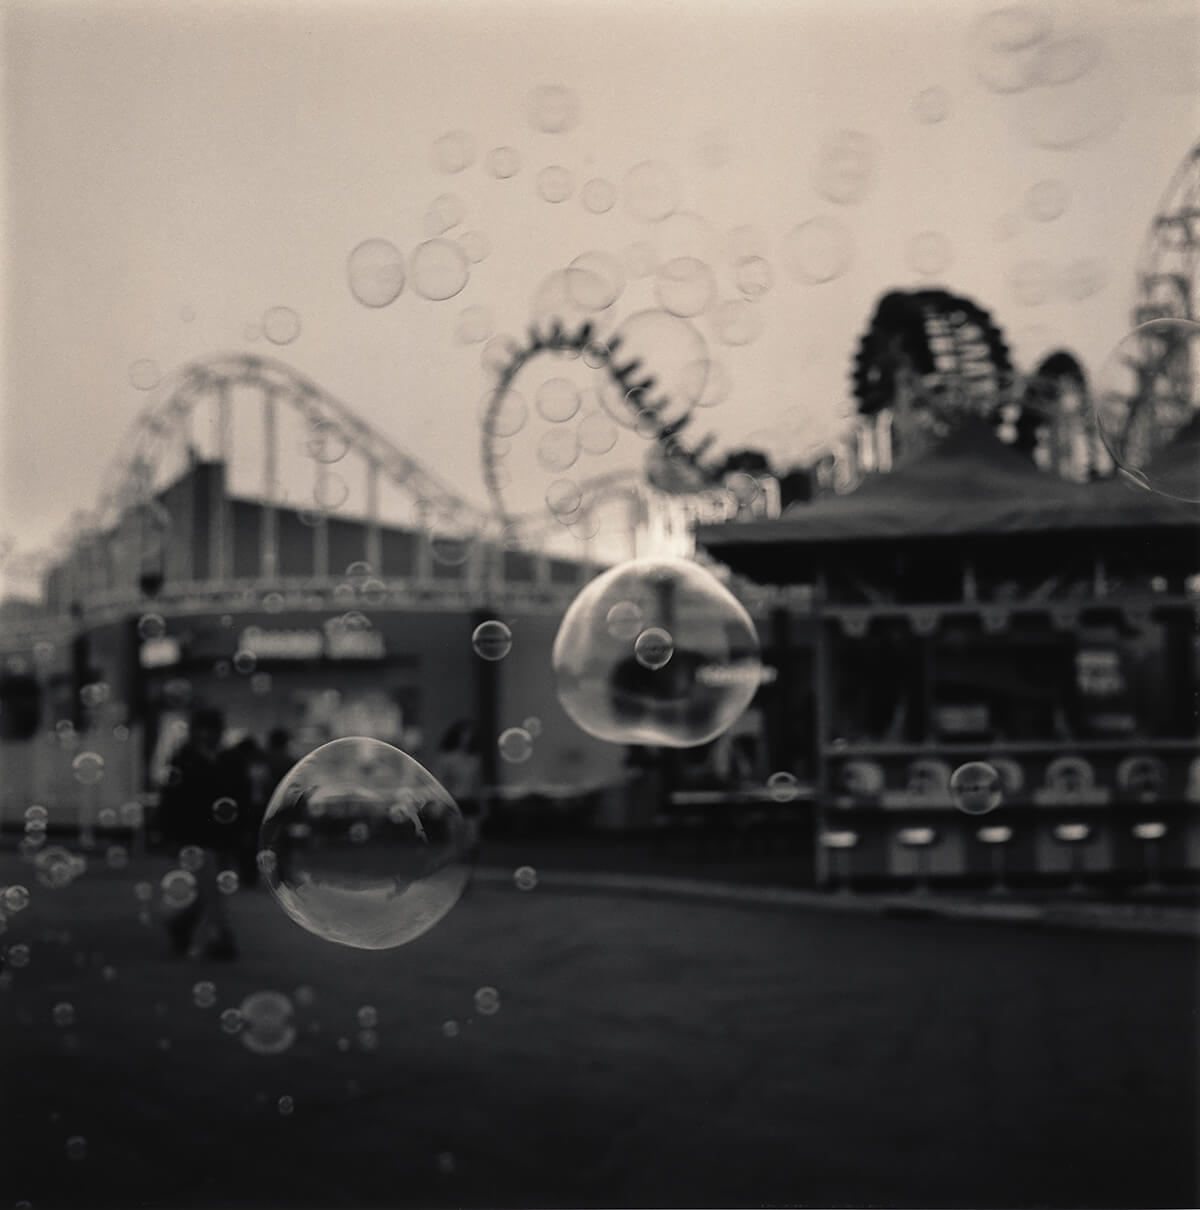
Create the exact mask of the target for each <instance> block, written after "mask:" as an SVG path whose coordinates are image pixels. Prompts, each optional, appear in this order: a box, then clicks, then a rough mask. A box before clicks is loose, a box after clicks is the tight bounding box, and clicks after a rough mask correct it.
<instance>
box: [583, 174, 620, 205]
mask: <svg viewBox="0 0 1200 1210" xmlns="http://www.w3.org/2000/svg"><path fill="white" fill-rule="evenodd" d="M579 200H580V201H581V202H583V206H584V209H585V210H590V211H591V212H592V213H593V214H607V213H608V212H609V211H610V210H611V209H612V208H613V206H615V205H616V204H617V187H616V185H614V184H613V183H612V181H606V180H605V179H604V178H603V177H598V176H594V177H592V179H591V180H589V181H585V182H584V186H583V188H582V189H581V190H580V191H579Z"/></svg>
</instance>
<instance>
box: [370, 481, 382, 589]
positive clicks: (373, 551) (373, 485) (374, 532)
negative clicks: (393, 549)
mask: <svg viewBox="0 0 1200 1210" xmlns="http://www.w3.org/2000/svg"><path fill="white" fill-rule="evenodd" d="M366 560H367V563H368V565H369V566H370V568H371V574H372V575H374V576H380V577H382V576H383V533H382V531H381V529H380V526H379V463H378V462H376V461H375V460H374V459H371V461H369V462H368V463H367V533H366Z"/></svg>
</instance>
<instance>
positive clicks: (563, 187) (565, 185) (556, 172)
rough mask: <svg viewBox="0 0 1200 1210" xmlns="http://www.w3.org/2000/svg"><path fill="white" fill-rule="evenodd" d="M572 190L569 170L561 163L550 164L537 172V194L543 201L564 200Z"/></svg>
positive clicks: (554, 201) (573, 183)
mask: <svg viewBox="0 0 1200 1210" xmlns="http://www.w3.org/2000/svg"><path fill="white" fill-rule="evenodd" d="M574 192H575V182H574V180H573V179H572V177H571V170H570V169H569V168H564V167H563V165H562V164H550V165H548V166H547V167H545V168H543V169H542V170H541V172H539V173H538V174H537V194H538V197H540V198H541V199H542V201H544V202H552V203H554V204H557V203H559V202H565V201H566V200H567V198H569V197H570V196H571V194H572V193H574Z"/></svg>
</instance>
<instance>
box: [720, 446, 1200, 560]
mask: <svg viewBox="0 0 1200 1210" xmlns="http://www.w3.org/2000/svg"><path fill="white" fill-rule="evenodd" d="M1186 448H1187V450H1188V452H1189V453H1190V452H1191V451H1192V450H1194V448H1195V447H1194V446H1192V445H1190V444H1189V445H1188V446H1187V447H1186ZM1164 453H1169V456H1170V457H1172V458H1178V457H1179V454H1178V452H1175V451H1164ZM1136 530H1143V531H1151V530H1157V531H1159V532H1162V531H1163V530H1175V531H1178V532H1179V533H1180V536H1186V534H1187V531H1188V530H1193V531H1195V533H1196V535H1197V540H1198V541H1200V506H1197V505H1189V504H1185V503H1182V502H1180V501H1177V500H1172V499H1169V498H1167V497H1165V496H1161V495H1157V494H1155V493H1153V492H1148V491H1145V490H1142V489H1140V488H1137V487H1134V486H1132V485H1130V484H1129V483H1127V482H1126V481H1125V480H1124V479H1123V478H1118V479H1110V480H1104V481H1102V482H1097V483H1087V484H1078V483H1070V482H1067V481H1066V480H1063V479H1060V478H1059V477H1058V476H1057V475H1052V474H1048V473H1046V472H1043V471H1040V470H1039V469H1038V468H1037V467H1036V466H1034V465H1033V464H1032V463H1031V462H1030V461H1029V459H1028V458H1027V457H1026V456H1025V455H1024V454H1022V453H1021V452H1020V451H1018V450H1015V449H1013V448H1012V447H1011V446H1008V445H1005V444H1004V443H1003V442H1001V441H1000V440H999V439H998V438H997V437H996V436H995V434H994V433H993V432H992V430H991V428H990V427H988V426H987V425H985V424H983V423H979V424H977V425H976V424H972V425H968V426H964V427H962V428H960V429H959V430H958V431H956V432H955V433H953V434H951V435H950V436H949V437H948V438H946V440H945V441H943V442H942V443H941V444H940V445H939V446H938V447H936V448H935V449H933V450H931V451H930V452H929V453H927V454H925V455H923V456H922V457H920V458H918V459H917V460H915V461H914V462H912V463H910V464H909V465H907V466H904V467H902V468H901V469H899V470H895V471H891V472H888V473H884V474H876V475H871V476H870V477H868V478H867V479H866V480H865V481H864V482H863V483H862V484H861V485H860V486H859V487H858V488H857V489H856V490H855V491H853V492H850V493H847V494H846V495H844V496H829V497H825V498H823V499H820V500H817V501H814V502H813V503H796V504H793V505H791V506H789V508H788V509H787V510H786V511H785V512H784V514H783V516H782V517H780V518H779V519H778V520H773V521H741V522H739V521H735V522H730V523H728V524H724V525H706V526H701V527H700V528H699V529H698V531H697V541H698V543H699V544H700V545H701V546H702V547H704V548H705V549H706V550H708V551H709V552H710V553H711V554H712V555H713V556H714V557H715V558H717V559H720V560H721V561H723V562H726V563H729V564H730V565H731V566H732V567H734V568H735V569H737V570H742V569H744V567H745V564H746V563H747V556H749V557H750V560H749V561H750V562H753V563H754V564H755V565H756V567H757V568H761V566H762V558H763V556H764V555H765V554H766V553H767V552H766V551H765V550H763V549H762V548H763V547H771V548H776V550H777V553H779V554H780V555H782V554H783V553H784V551H785V549H786V550H788V551H790V552H792V553H797V552H799V551H800V550H802V549H804V548H809V547H814V546H818V545H828V544H835V543H847V542H879V541H885V542H886V541H892V540H901V539H917V538H955V537H961V538H975V537H981V536H989V535H990V536H1000V535H1020V534H1030V533H1044V534H1050V533H1072V532H1074V533H1085V532H1091V533H1098V532H1103V531H1116V532H1119V533H1120V532H1124V533H1127V534H1128V533H1132V531H1136ZM751 548H756V549H753V552H751ZM810 553H815V552H810ZM745 569H746V570H748V567H745Z"/></svg>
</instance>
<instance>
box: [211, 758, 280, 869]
mask: <svg viewBox="0 0 1200 1210" xmlns="http://www.w3.org/2000/svg"><path fill="white" fill-rule="evenodd" d="M219 759H220V760H221V761H222V762H223V763H224V764H225V766H226V769H227V772H228V777H229V781H230V784H231V785H232V786H234V787H235V792H234V794H233V797H234V798H235V799H236V800H237V804H238V816H237V821H236V825H235V827H234V832H235V835H234V838H233V839H234V840H235V842H236V846H237V853H238V875H239V880H240V882H241V884H242V885H243V886H254V885H255V884H256V883H257V882H258V863H257V860H256V858H257V854H258V833H259V830H260V829H261V828H262V821H263V816H264V815H266V813H267V802H268V800H269V799H270V797H271V794H272V792H273V791H274V789H275V786H276V784H277V781H276V780H275V778H274V775H273V772H272V767H271V761H270V759H269V757H268V754H267V753H266V752H265V751H264V750H263V748H262V747H261V746H260V745H259V743H258V741H257V740H256V739H255V738H254V736H252V735H247V736H246V737H245V738H244V739H242V740H239V741H238V743H236V744H235V745H234V746H233V747H232V748H230V749H228V751H226V752H223V753H222V754H221V756H220V758H219Z"/></svg>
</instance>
